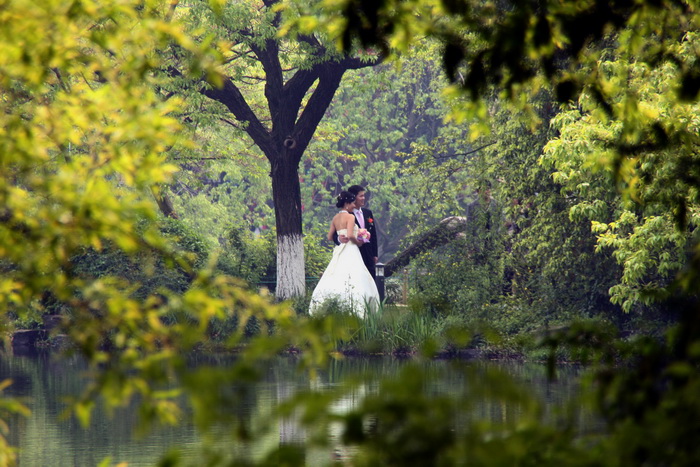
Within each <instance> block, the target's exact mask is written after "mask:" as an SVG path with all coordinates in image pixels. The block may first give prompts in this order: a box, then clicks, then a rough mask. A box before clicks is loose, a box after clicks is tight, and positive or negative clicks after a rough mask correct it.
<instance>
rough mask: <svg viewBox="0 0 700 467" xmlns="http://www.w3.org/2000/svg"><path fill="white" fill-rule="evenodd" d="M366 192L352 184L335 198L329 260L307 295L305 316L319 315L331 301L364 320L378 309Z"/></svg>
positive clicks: (371, 221) (374, 239)
mask: <svg viewBox="0 0 700 467" xmlns="http://www.w3.org/2000/svg"><path fill="white" fill-rule="evenodd" d="M365 194H366V190H365V189H364V188H363V187H361V186H360V185H353V186H351V187H350V188H348V190H347V191H341V192H340V195H338V197H337V203H336V207H338V208H339V209H341V210H340V212H338V213H337V214H336V215H335V216H334V217H333V220H332V221H331V225H330V228H329V229H328V240H329V241H333V242H335V243H336V247H335V249H334V250H333V257H332V258H331V261H330V263H328V266H327V267H326V270H325V271H324V273H323V275H322V276H321V279H320V280H319V281H318V285H316V288H315V289H314V292H313V294H312V296H311V304H310V305H309V313H311V314H313V313H315V312H320V311H322V310H323V304H324V303H325V302H327V301H328V300H334V301H336V302H337V303H338V304H340V305H341V306H342V307H343V308H350V309H352V311H353V313H355V314H356V315H358V316H361V317H364V316H365V313H366V311H367V310H368V309H369V310H371V311H376V310H377V309H378V308H379V291H378V290H377V285H376V284H375V282H374V269H375V264H376V263H377V259H378V256H377V230H376V226H375V222H374V216H373V215H372V211H370V210H369V209H366V208H365V207H364V205H365Z"/></svg>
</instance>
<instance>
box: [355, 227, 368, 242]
mask: <svg viewBox="0 0 700 467" xmlns="http://www.w3.org/2000/svg"><path fill="white" fill-rule="evenodd" d="M370 237H371V235H370V233H369V232H367V229H360V230H358V231H357V239H358V240H360V241H361V242H362V243H369V238H370Z"/></svg>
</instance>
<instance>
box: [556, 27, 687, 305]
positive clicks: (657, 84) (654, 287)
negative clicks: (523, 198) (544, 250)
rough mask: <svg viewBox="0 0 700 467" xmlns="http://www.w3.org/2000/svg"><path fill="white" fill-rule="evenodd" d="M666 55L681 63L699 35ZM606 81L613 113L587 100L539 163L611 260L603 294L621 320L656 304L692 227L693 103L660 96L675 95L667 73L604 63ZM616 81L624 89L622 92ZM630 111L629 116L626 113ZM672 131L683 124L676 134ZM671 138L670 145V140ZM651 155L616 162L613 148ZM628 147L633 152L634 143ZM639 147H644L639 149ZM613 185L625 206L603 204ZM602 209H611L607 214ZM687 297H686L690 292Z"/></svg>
mask: <svg viewBox="0 0 700 467" xmlns="http://www.w3.org/2000/svg"><path fill="white" fill-rule="evenodd" d="M666 45H667V47H669V53H674V54H676V55H678V57H679V59H681V60H683V59H685V60H688V59H689V58H688V54H689V53H690V50H694V48H695V47H697V35H696V34H695V33H689V34H686V35H684V36H683V37H682V38H681V39H680V41H678V42H677V43H673V42H669V43H667V44H666ZM600 67H601V70H604V71H605V73H606V76H607V79H608V81H609V89H610V91H609V92H608V94H609V96H610V103H611V105H612V107H611V113H610V114H606V113H602V112H601V111H600V108H599V106H598V104H597V103H596V101H595V100H594V99H593V97H592V96H591V95H590V94H589V93H587V92H586V93H584V94H582V96H581V98H580V99H579V102H578V106H577V107H576V108H574V107H573V106H572V107H571V108H569V109H567V110H566V111H565V112H563V113H562V114H561V115H560V116H558V117H557V119H556V124H557V126H558V127H559V128H560V133H561V134H560V136H559V137H558V138H556V139H554V140H552V141H550V142H549V143H548V145H547V148H546V151H545V155H544V157H543V160H544V161H545V163H547V164H550V165H552V166H554V167H555V168H556V172H555V173H554V177H555V180H558V181H559V182H560V183H561V184H562V185H563V189H564V190H565V191H566V192H567V193H569V194H570V196H571V197H575V199H576V200H577V201H576V203H574V204H573V205H572V208H571V216H572V218H580V219H589V220H590V221H591V222H592V229H593V231H594V232H595V234H596V235H597V238H598V251H604V250H611V251H612V253H613V255H614V257H615V259H616V260H617V262H618V263H619V264H620V265H621V266H622V268H623V273H622V277H621V278H620V281H619V283H618V284H616V285H614V286H613V287H612V288H611V289H610V293H611V296H612V300H613V302H614V303H618V304H620V305H621V306H622V308H623V309H624V310H625V311H626V312H629V311H631V310H633V309H635V308H639V306H640V305H648V304H650V303H652V302H653V301H655V300H656V299H657V298H658V295H659V293H660V292H661V291H662V290H664V289H666V288H667V287H668V286H669V285H670V284H671V282H672V281H673V279H674V278H675V276H676V275H677V274H678V273H679V272H680V271H682V269H683V267H684V265H685V264H686V263H687V260H688V257H689V255H692V254H694V253H692V245H693V244H697V238H696V234H695V233H693V231H694V230H695V228H696V226H697V224H698V219H699V218H698V198H697V175H696V172H697V166H698V160H697V157H696V154H695V146H696V145H697V144H698V141H697V131H696V126H697V120H698V106H697V103H683V104H681V103H679V102H677V99H676V98H675V97H674V96H673V95H672V94H669V93H668V92H666V89H669V88H672V87H673V86H675V84H676V83H675V81H674V80H675V79H676V78H677V76H676V69H675V67H674V66H673V65H671V64H666V65H664V66H659V67H656V68H652V67H650V66H649V65H648V64H647V63H645V62H643V61H639V60H637V59H634V60H630V59H629V58H628V57H626V56H618V55H613V54H611V55H610V56H609V58H608V59H607V60H605V61H604V62H602V63H601V64H600ZM623 79H624V82H625V86H624V87H623V86H622V85H621V83H620V81H621V80H623ZM631 109H636V113H634V114H631V113H630V110H631ZM651 122H657V123H658V124H659V125H663V126H664V127H665V128H667V130H664V129H661V130H659V131H662V132H666V131H668V132H669V135H670V134H671V133H672V134H673V136H669V137H670V138H671V139H672V140H674V141H677V142H678V144H675V143H669V144H668V145H666V144H663V145H656V144H654V143H652V142H651V141H652V140H653V139H652V140H650V139H649V138H653V136H652V135H649V134H648V133H647V131H646V128H647V127H648V126H650V125H652V123H651ZM678 122H685V123H683V124H682V128H681V127H680V126H678V125H679V124H678ZM676 138H678V139H677V140H676ZM622 139H624V140H627V141H630V144H632V145H634V144H642V143H641V141H646V142H648V143H649V146H648V147H647V148H645V150H643V151H632V152H629V153H626V154H625V156H624V158H623V159H620V158H618V156H617V155H616V153H615V149H614V148H615V142H616V141H620V140H622ZM635 141H636V142H637V143H635ZM645 144H646V143H645ZM615 185H617V186H618V187H619V188H620V189H621V190H622V192H623V194H624V197H623V198H622V199H619V200H615V199H610V196H609V195H607V196H606V195H605V191H607V192H608V193H610V192H611V191H612V187H614V186H615ZM603 200H609V201H608V202H607V204H609V205H611V206H612V207H613V208H612V212H611V211H610V210H609V209H608V208H606V207H605V203H604V202H603ZM689 285H690V284H685V287H686V290H687V291H689V292H692V291H693V289H694V288H693V287H692V286H691V287H688V286H689Z"/></svg>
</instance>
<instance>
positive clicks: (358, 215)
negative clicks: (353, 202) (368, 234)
mask: <svg viewBox="0 0 700 467" xmlns="http://www.w3.org/2000/svg"><path fill="white" fill-rule="evenodd" d="M353 212H354V213H355V217H356V218H357V222H358V223H359V224H360V228H361V229H364V228H365V216H363V215H362V209H354V210H353Z"/></svg>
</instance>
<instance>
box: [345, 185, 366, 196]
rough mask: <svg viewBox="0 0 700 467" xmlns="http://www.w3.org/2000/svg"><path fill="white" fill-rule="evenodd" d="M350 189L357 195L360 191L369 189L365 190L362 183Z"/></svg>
mask: <svg viewBox="0 0 700 467" xmlns="http://www.w3.org/2000/svg"><path fill="white" fill-rule="evenodd" d="M348 191H349V192H350V193H352V194H353V195H355V196H357V195H358V193H360V192H361V191H367V190H365V188H364V187H363V186H361V185H353V186H351V187H350V188H348Z"/></svg>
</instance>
